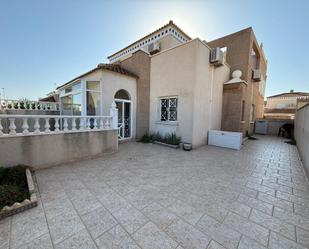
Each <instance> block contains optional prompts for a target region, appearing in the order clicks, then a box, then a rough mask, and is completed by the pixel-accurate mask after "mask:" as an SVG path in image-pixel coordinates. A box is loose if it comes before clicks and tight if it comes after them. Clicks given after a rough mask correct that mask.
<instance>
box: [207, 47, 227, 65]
mask: <svg viewBox="0 0 309 249" xmlns="http://www.w3.org/2000/svg"><path fill="white" fill-rule="evenodd" d="M223 58H224V54H223V52H222V50H221V49H220V48H219V47H217V48H214V49H212V50H211V51H210V63H211V64H214V65H215V66H221V65H223Z"/></svg>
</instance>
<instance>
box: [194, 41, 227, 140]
mask: <svg viewBox="0 0 309 249" xmlns="http://www.w3.org/2000/svg"><path fill="white" fill-rule="evenodd" d="M209 56H210V50H209V49H208V47H207V46H205V44H204V43H202V42H200V41H199V40H197V42H196V59H197V62H196V83H195V89H194V108H193V120H194V123H193V137H192V143H193V144H194V145H195V146H200V145H203V144H206V143H207V136H208V131H209V130H210V129H215V130H220V129H221V117H222V98H223V83H224V82H226V81H228V79H229V72H230V70H229V67H228V66H226V65H223V66H221V67H214V66H213V65H211V64H210V63H209Z"/></svg>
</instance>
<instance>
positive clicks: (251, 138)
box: [246, 131, 258, 140]
mask: <svg viewBox="0 0 309 249" xmlns="http://www.w3.org/2000/svg"><path fill="white" fill-rule="evenodd" d="M246 137H247V138H248V139H249V140H258V138H256V137H253V136H251V135H250V134H249V132H248V131H247V132H246Z"/></svg>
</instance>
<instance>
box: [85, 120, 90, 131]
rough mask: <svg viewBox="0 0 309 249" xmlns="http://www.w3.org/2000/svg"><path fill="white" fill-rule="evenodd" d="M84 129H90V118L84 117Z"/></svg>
mask: <svg viewBox="0 0 309 249" xmlns="http://www.w3.org/2000/svg"><path fill="white" fill-rule="evenodd" d="M86 130H90V118H86Z"/></svg>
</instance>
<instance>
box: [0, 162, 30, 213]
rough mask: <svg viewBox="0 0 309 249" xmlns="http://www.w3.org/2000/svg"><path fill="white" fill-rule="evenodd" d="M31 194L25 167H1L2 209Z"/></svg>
mask: <svg viewBox="0 0 309 249" xmlns="http://www.w3.org/2000/svg"><path fill="white" fill-rule="evenodd" d="M29 196H30V194H29V191H28V184H27V178H26V173H25V167H22V166H17V167H11V168H3V167H0V209H1V208H3V207H4V206H6V205H8V206H10V205H12V204H14V203H15V202H22V201H23V200H24V199H26V198H29Z"/></svg>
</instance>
